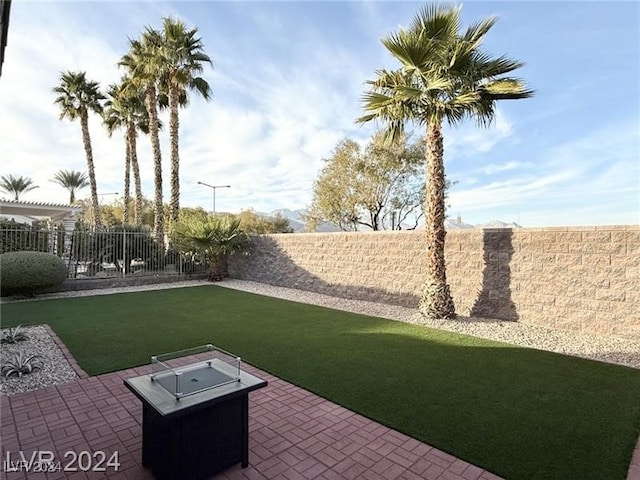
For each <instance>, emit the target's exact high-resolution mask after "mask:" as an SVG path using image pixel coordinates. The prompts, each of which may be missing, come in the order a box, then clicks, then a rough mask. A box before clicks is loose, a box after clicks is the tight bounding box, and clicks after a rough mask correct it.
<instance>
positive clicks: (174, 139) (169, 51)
mask: <svg viewBox="0 0 640 480" xmlns="http://www.w3.org/2000/svg"><path fill="white" fill-rule="evenodd" d="M162 21H163V30H162V48H161V49H160V51H159V54H160V56H161V58H162V63H163V74H162V78H161V88H162V93H164V94H165V95H166V96H167V100H168V107H169V137H170V140H171V199H170V202H169V212H170V214H169V220H170V221H171V222H172V223H175V222H177V221H178V213H179V211H180V172H179V170H180V153H179V146H178V130H179V119H178V109H179V107H181V106H184V105H187V104H188V101H189V96H188V93H189V91H190V90H191V91H193V92H196V93H197V94H199V95H200V96H202V97H203V98H204V99H205V100H209V99H210V98H211V88H210V87H209V84H208V83H207V82H206V81H205V80H204V79H203V78H202V77H199V76H198V74H199V73H201V72H202V71H203V69H204V64H205V63H208V64H212V62H211V59H210V58H209V56H208V55H206V54H205V53H204V50H203V49H204V45H203V43H202V39H201V38H199V37H197V36H196V35H197V33H198V29H197V28H193V29H189V28H187V26H186V25H185V24H184V22H182V21H180V20H177V19H173V18H171V17H165V18H163V20H162ZM161 106H163V105H162V103H161Z"/></svg>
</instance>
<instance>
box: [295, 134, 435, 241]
mask: <svg viewBox="0 0 640 480" xmlns="http://www.w3.org/2000/svg"><path fill="white" fill-rule="evenodd" d="M422 158H424V145H423V143H421V142H414V143H409V139H408V137H407V136H404V137H403V138H401V140H400V141H398V142H396V143H394V144H391V145H387V144H386V143H385V142H384V141H383V136H382V134H381V133H378V134H376V135H374V137H373V138H372V140H371V141H370V142H369V144H368V145H367V146H366V147H365V148H364V149H362V148H361V147H360V145H359V144H358V143H356V142H355V141H353V140H349V139H345V140H342V141H341V142H340V143H339V144H338V145H337V147H336V148H335V150H334V152H333V155H332V156H331V157H330V158H328V159H325V162H326V163H325V166H324V168H323V169H322V171H321V173H320V176H319V178H318V179H317V180H316V182H315V183H314V188H313V200H312V203H311V206H310V208H309V211H308V213H307V215H306V216H305V220H306V221H307V222H308V226H309V228H310V229H315V227H316V226H317V225H318V223H320V222H323V221H327V222H332V223H335V224H336V225H338V226H339V227H340V228H341V229H343V230H357V229H358V228H359V227H361V226H366V227H368V228H370V229H372V230H381V229H384V228H387V227H389V226H390V224H392V223H393V224H395V225H399V224H401V222H402V221H405V220H407V219H408V217H409V215H411V214H414V222H415V223H416V224H417V222H418V220H419V219H420V217H421V216H422V208H421V206H422V204H423V203H424V175H423V173H422V171H421V170H420V168H419V167H420V165H421V163H422ZM393 215H397V218H395V220H396V221H395V222H393V221H392V218H391V217H392V216H393ZM414 228H415V225H414Z"/></svg>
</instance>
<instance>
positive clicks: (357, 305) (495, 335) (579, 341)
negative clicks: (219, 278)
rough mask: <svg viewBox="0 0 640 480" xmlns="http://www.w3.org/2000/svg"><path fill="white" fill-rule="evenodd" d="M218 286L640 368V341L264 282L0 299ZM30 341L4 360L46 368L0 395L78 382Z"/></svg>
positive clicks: (2, 352)
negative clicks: (428, 315) (32, 360)
mask: <svg viewBox="0 0 640 480" xmlns="http://www.w3.org/2000/svg"><path fill="white" fill-rule="evenodd" d="M203 285H216V286H220V287H224V288H230V289H235V290H242V291H245V292H250V293H256V294H259V295H265V296H270V297H275V298H282V299H285V300H292V301H296V302H301V303H309V304H312V305H319V306H323V307H328V308H334V309H337V310H344V311H349V312H353V313H360V314H364V315H371V316H376V317H381V318H387V319H390V320H396V321H401V322H407V323H415V324H419V325H424V326H426V327H431V328H437V329H439V330H447V331H450V332H456V333H461V334H465V335H473V336H476V337H481V338H486V339H490V340H497V341H500V342H505V343H510V344H513V345H520V346H523V347H528V348H536V349H539V350H547V351H551V352H557V353H561V354H565V355H573V356H577V357H582V358H588V359H592V360H599V361H603V362H609V363H616V364H619V365H626V366H628V367H632V368H637V369H640V341H636V340H627V339H621V338H615V337H605V336H594V335H582V334H578V333H574V332H571V331H565V330H557V329H552V328H547V327H540V326H536V325H528V324H525V323H519V322H509V321H502V320H495V319H485V318H473V317H458V319H456V320H425V319H423V318H422V317H421V316H420V314H419V313H418V311H417V310H416V309H413V308H406V307H401V306H397V305H387V304H382V303H374V302H367V301H363V300H352V299H347V298H339V297H331V296H329V295H324V294H320V293H314V292H308V291H304V290H295V289H292V288H286V287H276V286H273V285H268V284H265V283H258V282H251V281H247V280H236V279H226V280H224V281H223V282H219V283H215V284H212V283H210V282H208V281H206V280H189V281H183V282H176V283H164V284H157V285H138V286H133V287H118V288H109V289H101V290H81V291H67V292H60V293H51V294H45V295H40V296H38V297H37V298H33V299H28V298H12V299H2V303H14V302H25V301H38V300H46V299H50V298H68V297H84V296H91V295H111V294H115V293H123V292H139V291H144V290H164V289H169V288H182V287H196V286H203ZM24 330H25V332H26V333H27V334H28V335H29V337H30V339H29V340H28V341H26V342H19V343H18V344H15V345H7V344H3V345H2V347H1V348H0V359H2V362H3V363H4V358H5V356H6V355H8V354H11V353H12V352H14V351H17V350H19V349H23V350H24V351H25V353H28V354H39V355H41V356H42V357H43V362H44V368H43V369H42V370H40V371H38V372H34V373H32V374H30V375H26V376H24V377H23V378H22V379H15V378H14V379H4V378H2V379H0V395H14V394H16V393H22V392H26V391H29V390H35V389H38V388H42V387H45V386H49V385H58V384H61V383H67V382H70V381H74V380H76V379H77V378H79V377H78V374H77V373H76V371H75V370H74V368H73V367H72V366H71V365H70V364H69V361H68V360H67V358H66V357H65V355H64V353H63V352H62V351H61V350H60V348H59V347H58V345H56V342H55V339H54V337H52V335H51V334H50V333H49V329H48V327H47V326H36V327H25V329H24Z"/></svg>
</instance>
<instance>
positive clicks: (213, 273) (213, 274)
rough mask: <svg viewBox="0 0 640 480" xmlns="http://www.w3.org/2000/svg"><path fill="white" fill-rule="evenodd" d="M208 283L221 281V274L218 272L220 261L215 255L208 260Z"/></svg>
mask: <svg viewBox="0 0 640 480" xmlns="http://www.w3.org/2000/svg"><path fill="white" fill-rule="evenodd" d="M208 280H209V281H210V282H219V281H220V280H222V272H221V271H220V259H219V257H218V256H217V255H213V256H212V257H211V258H210V259H209V275H208Z"/></svg>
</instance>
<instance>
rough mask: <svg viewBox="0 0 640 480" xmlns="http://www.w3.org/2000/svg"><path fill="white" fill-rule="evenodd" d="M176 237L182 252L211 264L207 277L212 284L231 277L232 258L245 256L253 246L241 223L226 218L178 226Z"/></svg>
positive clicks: (178, 247)
mask: <svg viewBox="0 0 640 480" xmlns="http://www.w3.org/2000/svg"><path fill="white" fill-rule="evenodd" d="M174 234H175V246H176V248H177V249H178V250H179V251H180V252H182V253H185V254H188V255H191V256H194V257H202V258H203V259H204V260H205V261H207V262H209V275H208V277H209V280H210V281H212V282H215V281H219V280H222V278H223V277H225V276H228V273H227V258H228V257H229V255H232V254H234V253H246V252H248V251H249V250H250V246H251V241H250V238H249V235H247V234H246V233H245V232H244V231H243V230H242V229H241V228H240V220H237V219H232V218H229V217H223V216H218V217H209V218H207V219H206V220H205V221H202V220H196V219H191V220H187V221H185V222H182V223H178V224H177V225H175V228H174Z"/></svg>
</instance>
